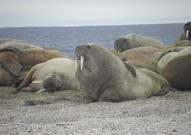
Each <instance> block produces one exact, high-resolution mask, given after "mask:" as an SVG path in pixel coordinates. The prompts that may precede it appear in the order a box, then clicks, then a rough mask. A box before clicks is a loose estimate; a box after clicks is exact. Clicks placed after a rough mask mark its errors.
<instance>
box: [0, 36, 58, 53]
mask: <svg viewBox="0 0 191 135" xmlns="http://www.w3.org/2000/svg"><path fill="white" fill-rule="evenodd" d="M7 47H15V48H17V49H19V50H24V49H32V48H34V49H47V50H54V51H59V52H61V51H60V50H58V49H57V48H55V47H45V46H40V45H35V44H32V43H28V42H25V41H22V40H18V39H4V38H2V39H0V48H1V49H3V48H7Z"/></svg>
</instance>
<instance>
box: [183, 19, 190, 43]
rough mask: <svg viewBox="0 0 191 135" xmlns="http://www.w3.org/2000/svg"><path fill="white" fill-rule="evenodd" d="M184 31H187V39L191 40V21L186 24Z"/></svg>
mask: <svg viewBox="0 0 191 135" xmlns="http://www.w3.org/2000/svg"><path fill="white" fill-rule="evenodd" d="M184 31H185V33H186V35H185V36H186V39H188V40H191V22H187V23H186V24H185V25H184Z"/></svg>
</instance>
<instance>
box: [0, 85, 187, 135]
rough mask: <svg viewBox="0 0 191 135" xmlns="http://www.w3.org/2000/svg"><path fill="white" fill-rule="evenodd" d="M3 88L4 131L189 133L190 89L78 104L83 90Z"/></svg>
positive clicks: (1, 122)
mask: <svg viewBox="0 0 191 135" xmlns="http://www.w3.org/2000/svg"><path fill="white" fill-rule="evenodd" d="M14 90H15V89H13V88H10V87H0V116H1V117H0V134H1V135H4V134H29V135H30V134H31V135H32V134H35V135H38V134H39V135H41V134H44V135H48V134H62V135H63V134H64V135H65V134H66V135H67V134H83V135H84V134H127V135H131V134H132V135H135V134H142V135H144V134H145V135H148V134H168V135H169V134H172V135H175V134H191V98H190V97H191V92H190V91H185V92H181V91H177V92H169V93H168V94H166V95H164V96H160V97H159V96H156V97H151V98H139V99H136V100H132V101H124V102H119V103H111V102H95V103H90V104H79V102H80V101H81V100H82V97H81V94H80V92H76V91H71V90H68V91H61V92H55V93H46V92H42V93H38V94H35V93H27V92H23V93H19V94H15V95H9V94H10V93H12V92H13V91H14Z"/></svg>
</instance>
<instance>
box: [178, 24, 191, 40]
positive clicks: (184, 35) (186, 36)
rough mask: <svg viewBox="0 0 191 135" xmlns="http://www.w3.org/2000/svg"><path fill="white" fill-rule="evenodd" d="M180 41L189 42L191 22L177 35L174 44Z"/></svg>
mask: <svg viewBox="0 0 191 135" xmlns="http://www.w3.org/2000/svg"><path fill="white" fill-rule="evenodd" d="M181 40H190V41H191V22H187V23H186V24H185V25H184V27H183V30H182V32H181V33H180V34H179V35H178V37H177V38H176V40H175V41H174V43H177V42H179V41H181Z"/></svg>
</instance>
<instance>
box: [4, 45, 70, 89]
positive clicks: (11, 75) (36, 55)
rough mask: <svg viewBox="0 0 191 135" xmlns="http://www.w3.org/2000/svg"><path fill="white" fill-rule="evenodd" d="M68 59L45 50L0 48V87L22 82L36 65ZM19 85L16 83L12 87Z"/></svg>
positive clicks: (60, 54) (55, 52)
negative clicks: (55, 59) (57, 59)
mask: <svg viewBox="0 0 191 135" xmlns="http://www.w3.org/2000/svg"><path fill="white" fill-rule="evenodd" d="M59 57H60V58H69V57H67V56H65V55H64V54H62V53H60V52H58V51H52V50H46V49H24V50H22V51H20V50H19V49H17V48H15V47H7V48H3V49H2V48H0V76H1V78H0V86H12V85H14V83H16V82H17V81H18V83H19V80H22V79H23V78H24V77H25V75H26V74H27V72H28V71H29V70H30V69H31V68H32V67H33V66H34V65H36V64H39V63H42V62H45V61H47V60H50V59H52V58H59ZM18 85H19V84H17V83H16V85H14V87H17V86H18Z"/></svg>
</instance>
